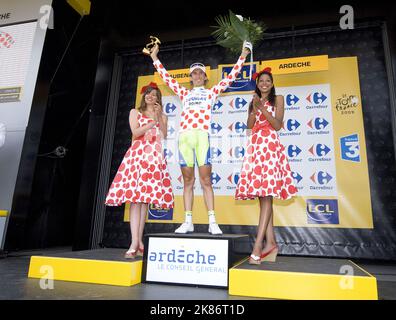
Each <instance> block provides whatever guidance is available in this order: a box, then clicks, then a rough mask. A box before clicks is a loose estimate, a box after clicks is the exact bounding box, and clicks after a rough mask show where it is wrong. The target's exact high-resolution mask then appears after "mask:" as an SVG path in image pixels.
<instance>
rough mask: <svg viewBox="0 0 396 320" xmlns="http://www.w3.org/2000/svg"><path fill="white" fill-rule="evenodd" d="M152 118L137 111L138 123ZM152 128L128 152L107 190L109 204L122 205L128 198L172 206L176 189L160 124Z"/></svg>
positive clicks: (159, 205) (144, 122)
mask: <svg viewBox="0 0 396 320" xmlns="http://www.w3.org/2000/svg"><path fill="white" fill-rule="evenodd" d="M150 121H152V120H151V119H150V118H147V117H145V116H143V115H141V114H140V113H139V114H138V122H139V126H144V125H146V124H148V123H149V122H150ZM149 131H150V132H149ZM149 131H147V132H146V134H145V136H144V137H142V138H141V139H139V140H134V141H133V142H132V145H131V147H130V148H129V149H128V150H127V152H126V153H125V156H124V159H123V160H122V162H121V164H120V166H119V168H118V171H117V173H116V175H115V177H114V180H113V183H112V184H111V186H110V189H109V191H108V193H107V197H106V201H105V204H106V205H108V206H120V205H122V204H123V203H125V202H129V203H150V204H155V205H156V207H161V208H164V209H166V208H173V205H174V198H173V190H172V185H171V180H170V176H169V172H168V169H167V164H166V160H165V158H164V156H163V153H162V146H161V139H160V135H159V127H158V125H157V126H156V127H154V128H153V129H151V130H149ZM154 138H155V139H154ZM136 151H137V152H136ZM121 181H122V182H123V183H120V182H121ZM154 190H155V192H154Z"/></svg>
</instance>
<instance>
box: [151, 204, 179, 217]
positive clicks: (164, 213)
mask: <svg viewBox="0 0 396 320" xmlns="http://www.w3.org/2000/svg"><path fill="white" fill-rule="evenodd" d="M148 219H149V220H173V208H171V209H160V208H155V206H154V205H150V206H149V209H148Z"/></svg>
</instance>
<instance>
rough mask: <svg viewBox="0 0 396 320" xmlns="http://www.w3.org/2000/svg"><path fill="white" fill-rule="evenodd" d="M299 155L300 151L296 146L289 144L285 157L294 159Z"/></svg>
mask: <svg viewBox="0 0 396 320" xmlns="http://www.w3.org/2000/svg"><path fill="white" fill-rule="evenodd" d="M300 153H301V149H300V148H299V147H298V146H296V145H293V144H291V145H290V146H288V147H287V155H288V156H289V158H295V157H297V156H298V155H299V154H300Z"/></svg>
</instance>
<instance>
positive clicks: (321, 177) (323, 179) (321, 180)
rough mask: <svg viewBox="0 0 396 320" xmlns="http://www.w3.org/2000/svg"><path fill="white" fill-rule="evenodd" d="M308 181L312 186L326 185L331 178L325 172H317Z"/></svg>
mask: <svg viewBox="0 0 396 320" xmlns="http://www.w3.org/2000/svg"><path fill="white" fill-rule="evenodd" d="M310 179H311V181H312V182H313V183H314V184H319V185H327V184H329V182H330V181H331V180H332V179H333V177H332V176H331V175H330V174H329V173H328V172H326V171H318V172H315V173H314V174H313V175H312V176H310Z"/></svg>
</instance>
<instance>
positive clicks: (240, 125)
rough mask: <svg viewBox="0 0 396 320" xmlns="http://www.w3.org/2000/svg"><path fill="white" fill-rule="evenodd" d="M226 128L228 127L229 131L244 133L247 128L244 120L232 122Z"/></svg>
mask: <svg viewBox="0 0 396 320" xmlns="http://www.w3.org/2000/svg"><path fill="white" fill-rule="evenodd" d="M228 129H230V130H231V131H233V132H236V133H244V132H245V130H246V129H247V126H246V124H245V123H244V122H241V121H237V122H234V123H232V124H231V125H230V126H229V127H228Z"/></svg>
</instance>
